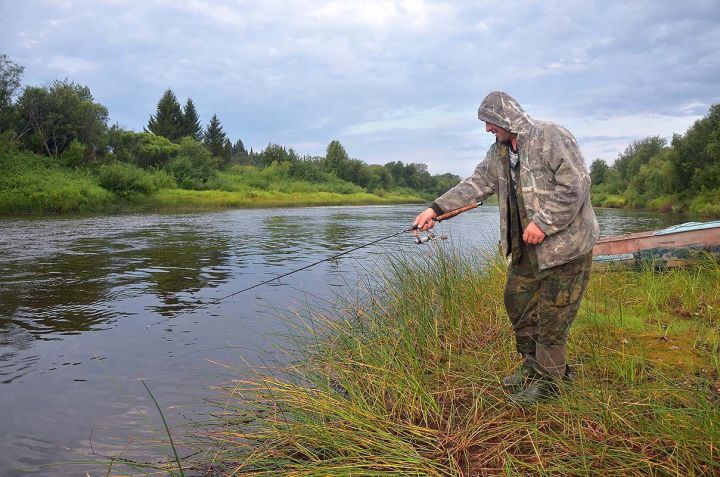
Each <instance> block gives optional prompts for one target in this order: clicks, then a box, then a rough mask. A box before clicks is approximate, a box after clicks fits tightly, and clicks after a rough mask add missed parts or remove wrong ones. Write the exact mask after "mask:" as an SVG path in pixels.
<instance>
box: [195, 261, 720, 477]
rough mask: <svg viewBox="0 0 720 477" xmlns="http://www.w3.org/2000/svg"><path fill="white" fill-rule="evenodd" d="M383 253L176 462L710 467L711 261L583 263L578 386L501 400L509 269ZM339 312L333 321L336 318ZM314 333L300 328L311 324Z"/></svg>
mask: <svg viewBox="0 0 720 477" xmlns="http://www.w3.org/2000/svg"><path fill="white" fill-rule="evenodd" d="M431 256H432V258H430V259H428V256H423V257H420V258H418V259H417V260H408V259H394V260H391V266H389V267H384V270H386V272H385V273H384V276H383V277H382V278H381V280H380V283H375V285H374V286H372V287H369V288H368V290H364V291H363V293H362V296H361V297H360V298H358V300H357V301H355V300H353V301H348V302H347V303H346V305H347V306H346V307H345V309H344V310H342V311H341V312H340V313H337V314H335V315H334V316H327V317H326V316H322V315H313V316H311V317H308V318H307V319H306V320H305V321H304V325H302V326H305V328H304V334H305V336H306V337H307V336H308V334H309V338H305V339H304V341H303V342H301V343H298V348H299V349H302V350H304V351H303V352H302V353H301V359H299V360H298V361H296V363H297V364H295V365H292V366H289V367H287V368H286V369H282V370H272V372H269V371H268V370H260V371H258V373H257V375H255V377H254V378H252V379H248V380H240V381H238V382H235V383H230V384H229V385H228V386H227V387H225V388H224V389H223V393H224V398H223V399H222V400H221V401H222V402H221V404H219V408H218V409H217V410H216V414H215V415H216V419H215V420H214V421H213V422H211V427H210V431H206V430H205V429H206V428H205V427H203V430H202V431H200V432H199V435H197V436H196V437H195V438H194V442H193V443H194V444H195V445H197V446H198V447H200V448H201V449H205V450H204V453H202V454H201V455H200V456H195V457H194V458H193V460H191V461H186V462H185V466H186V468H187V467H195V468H204V469H207V468H211V469H212V471H211V472H210V471H209V472H208V475H213V476H215V475H266V476H276V475H296V476H300V475H302V476H331V475H338V476H340V475H343V476H349V475H352V476H408V475H423V476H426V475H427V476H446V475H457V476H462V475H467V476H469V475H474V476H484V475H563V476H565V475H623V476H635V475H637V476H640V475H643V476H644V475H682V476H688V475H718V473H720V464H719V463H720V455H719V454H718V452H719V451H718V446H720V407H719V406H718V404H719V403H720V389H719V387H720V354H719V352H718V346H719V338H718V328H719V327H720V298H719V297H720V264H718V263H717V262H715V261H710V262H707V263H704V264H701V265H698V266H697V267H695V268H692V269H685V270H674V271H667V272H654V271H650V270H648V271H643V272H632V271H624V272H618V271H614V272H613V271H604V272H603V271H595V272H594V276H593V278H592V280H591V284H590V288H589V291H588V295H587V297H586V300H585V302H584V305H583V308H582V310H581V313H580V315H579V317H578V321H577V323H576V325H575V326H574V328H573V330H572V334H571V344H572V345H571V349H570V352H569V355H570V360H571V362H573V363H574V364H575V366H576V368H577V372H578V378H577V381H576V382H575V384H574V385H573V386H572V387H571V388H568V389H566V390H564V391H563V393H562V395H561V397H560V398H559V399H557V400H555V401H553V402H549V403H546V404H543V405H540V406H538V407H537V408H534V409H531V410H524V409H521V408H518V407H514V406H512V405H510V404H508V403H507V402H506V399H505V395H504V392H503V390H502V389H501V385H500V379H501V378H502V376H504V375H505V374H507V373H509V372H510V371H511V370H512V369H513V368H514V367H515V366H517V365H518V361H519V360H518V357H517V355H515V354H513V342H512V339H511V332H510V329H509V326H508V323H507V319H506V317H505V313H504V307H503V303H502V292H501V290H502V287H503V284H504V274H505V264H504V262H503V261H499V260H497V259H494V260H490V261H489V262H487V263H488V265H485V266H477V265H475V263H476V262H475V261H468V260H464V259H463V258H462V257H460V256H459V255H457V254H455V253H452V252H441V251H439V250H438V252H437V253H435V254H431ZM336 315H340V316H336ZM309 330H312V331H311V332H309V333H308V331H309Z"/></svg>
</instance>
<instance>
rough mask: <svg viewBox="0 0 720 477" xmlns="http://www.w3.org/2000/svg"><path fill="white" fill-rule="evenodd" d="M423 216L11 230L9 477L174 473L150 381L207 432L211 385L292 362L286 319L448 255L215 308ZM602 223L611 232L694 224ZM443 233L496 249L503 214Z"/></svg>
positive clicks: (328, 271)
mask: <svg viewBox="0 0 720 477" xmlns="http://www.w3.org/2000/svg"><path fill="white" fill-rule="evenodd" d="M419 210H420V207H419V206H386V207H316V208H296V209H262V210H231V211H223V212H216V213H199V214H170V215H160V214H143V215H115V216H92V217H51V218H4V219H0V475H3V476H25V475H52V476H57V475H60V476H62V475H85V473H86V472H87V473H89V475H105V472H106V471H107V465H106V464H102V463H101V464H92V463H91V461H92V460H100V461H103V460H104V458H103V457H102V456H117V455H121V454H122V456H124V457H129V458H140V459H147V460H150V461H153V459H154V461H158V460H162V458H163V456H166V455H169V453H170V450H169V449H157V450H155V449H152V450H148V447H147V445H146V444H147V442H148V439H152V438H154V437H160V438H162V437H163V432H162V431H161V429H162V423H161V421H160V418H159V415H158V413H157V411H156V409H155V407H154V404H153V403H152V400H151V399H150V396H149V395H148V393H147V391H146V390H145V388H144V386H143V381H144V382H145V383H146V384H147V386H148V387H149V388H150V390H151V391H152V393H153V395H154V396H155V398H156V399H157V400H158V402H159V403H160V406H161V407H162V409H163V412H164V414H165V417H166V418H167V419H168V420H169V421H170V423H171V425H183V424H186V423H188V422H192V421H196V420H202V419H203V418H204V412H205V405H204V400H205V399H207V398H212V397H213V391H212V390H211V389H210V387H211V386H213V385H219V384H222V383H224V382H227V381H229V380H230V379H233V378H237V377H238V376H240V375H242V373H243V372H244V370H245V369H247V365H246V364H244V363H246V362H249V363H267V362H268V361H273V360H280V361H281V360H282V356H281V353H280V352H278V351H276V345H277V343H278V342H281V341H282V339H283V338H282V336H284V335H286V334H287V333H288V331H289V330H288V320H286V319H285V318H284V317H286V316H288V315H293V314H294V313H303V312H304V311H306V310H308V309H321V308H322V309H329V308H332V303H333V302H334V301H335V300H336V299H337V298H338V297H339V296H344V295H347V294H348V293H349V292H352V290H353V289H355V287H356V286H357V284H358V283H359V280H361V279H363V277H364V276H367V275H368V274H370V275H372V273H373V270H375V269H376V268H377V267H381V266H382V261H383V259H384V257H386V256H387V254H390V253H432V251H431V249H430V248H429V247H427V246H423V247H418V246H417V245H415V244H414V243H413V242H412V240H410V238H409V236H406V235H401V236H398V237H395V238H393V239H390V240H387V241H384V242H382V243H381V244H378V245H376V246H372V247H369V248H365V249H361V250H358V251H356V252H353V253H352V254H349V255H347V256H344V257H342V258H340V259H338V260H334V261H329V262H324V263H322V264H320V265H318V266H316V267H313V268H310V269H308V270H305V271H302V272H299V273H297V274H294V275H292V276H290V277H287V278H284V279H282V280H281V281H280V283H279V284H278V283H273V284H271V285H265V286H261V287H258V288H255V289H253V290H251V291H248V292H246V293H242V294H239V295H235V296H231V297H229V298H226V299H224V300H222V301H219V302H217V303H215V304H208V303H211V302H213V300H217V299H219V298H222V297H226V296H228V295H231V294H233V293H235V292H236V291H238V290H240V289H243V288H245V287H248V286H251V285H253V284H256V283H258V282H261V281H263V280H267V279H269V278H272V277H273V276H276V275H280V274H282V273H285V272H288V271H291V270H294V269H297V268H300V267H303V266H305V265H308V264H310V263H313V262H315V261H317V260H320V259H322V258H326V257H329V256H331V255H334V254H336V253H339V252H341V251H343V250H346V249H348V248H351V247H354V246H357V245H360V244H362V243H365V242H370V241H372V240H374V239H376V238H379V237H382V236H385V235H388V234H392V233H394V232H397V231H399V230H402V229H403V228H405V227H407V226H408V224H410V223H411V221H412V220H413V219H414V217H415V215H416V214H417V213H418V211H419ZM598 216H599V220H600V222H601V230H602V234H603V235H615V234H619V233H626V232H631V231H638V230H647V229H654V228H661V227H664V226H668V225H672V224H675V223H678V222H679V221H681V220H680V219H679V218H677V217H669V216H662V215H656V214H640V213H629V212H626V211H617V210H599V211H598ZM438 229H439V232H441V233H443V234H445V235H447V236H448V237H449V239H448V240H446V241H443V242H442V244H443V245H442V246H463V247H466V246H470V247H471V248H478V247H480V248H494V247H496V244H497V240H498V237H499V231H498V210H497V207H495V206H487V207H485V206H484V207H481V208H479V209H477V210H475V211H472V212H468V213H465V214H464V215H462V216H461V217H459V218H456V219H453V220H451V221H448V222H446V223H444V224H442V225H441V226H440V227H438ZM140 443H142V444H140ZM123 449H125V450H123ZM138 449H140V450H138ZM138 452H140V453H138ZM143 453H147V455H144V454H143ZM158 456H159V457H158Z"/></svg>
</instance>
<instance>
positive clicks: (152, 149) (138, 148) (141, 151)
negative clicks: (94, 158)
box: [108, 126, 179, 168]
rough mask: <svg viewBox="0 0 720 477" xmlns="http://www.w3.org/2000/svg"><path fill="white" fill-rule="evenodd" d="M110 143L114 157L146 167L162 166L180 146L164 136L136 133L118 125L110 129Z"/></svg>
mask: <svg viewBox="0 0 720 477" xmlns="http://www.w3.org/2000/svg"><path fill="white" fill-rule="evenodd" d="M108 138H109V140H108V143H109V147H110V150H111V151H112V155H113V158H114V159H116V160H118V161H123V162H130V163H134V164H135V165H137V166H140V167H145V168H160V167H164V166H165V165H166V164H168V163H169V162H170V161H171V160H172V159H173V158H174V157H175V156H177V154H178V150H179V146H178V145H177V144H175V143H173V142H171V141H170V140H169V139H167V138H165V137H163V136H156V135H155V134H153V133H149V132H142V133H136V132H133V131H126V130H123V129H121V128H118V127H116V126H113V127H112V128H111V129H110V132H109V134H108Z"/></svg>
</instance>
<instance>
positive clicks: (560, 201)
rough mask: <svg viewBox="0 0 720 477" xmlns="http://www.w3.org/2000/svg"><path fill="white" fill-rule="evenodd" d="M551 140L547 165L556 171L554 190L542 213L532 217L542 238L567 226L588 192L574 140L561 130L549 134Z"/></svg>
mask: <svg viewBox="0 0 720 477" xmlns="http://www.w3.org/2000/svg"><path fill="white" fill-rule="evenodd" d="M551 141H552V147H551V150H550V164H549V166H550V167H551V168H552V169H553V170H554V171H555V190H554V191H553V192H552V194H550V196H549V197H548V198H547V199H546V200H545V203H544V204H543V207H542V210H540V211H539V212H537V213H536V214H535V215H534V216H533V218H532V221H533V222H534V224H535V225H537V227H538V228H539V229H540V230H541V231H542V233H543V234H545V235H552V234H555V233H557V232H559V231H561V230H563V229H564V228H565V227H567V226H568V225H569V224H570V222H572V221H573V219H574V218H575V216H576V215H577V213H578V211H579V210H580V207H582V205H583V203H585V200H586V199H587V198H588V195H589V193H590V175H589V174H588V172H587V169H586V168H585V161H584V159H583V157H582V153H581V152H580V148H579V147H578V145H577V142H575V138H573V137H572V135H571V134H570V133H569V132H567V131H566V130H562V129H560V130H558V131H557V132H555V133H554V134H553V135H552V138H551ZM543 239H544V237H543ZM529 243H532V242H529ZM536 243H539V242H536Z"/></svg>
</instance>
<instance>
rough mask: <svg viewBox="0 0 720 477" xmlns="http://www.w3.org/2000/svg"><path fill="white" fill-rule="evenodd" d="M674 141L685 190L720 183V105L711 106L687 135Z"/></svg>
mask: <svg viewBox="0 0 720 477" xmlns="http://www.w3.org/2000/svg"><path fill="white" fill-rule="evenodd" d="M672 144H673V147H674V148H675V149H676V150H677V153H678V159H677V161H676V162H675V171H676V174H677V178H678V185H679V186H680V187H681V188H682V189H683V190H685V189H693V190H695V191H703V190H710V189H713V188H715V187H717V186H718V184H720V104H716V105H713V106H711V107H710V112H709V113H708V115H707V116H705V117H704V118H702V119H700V120H699V121H696V122H695V124H694V125H693V126H692V127H691V128H690V129H689V130H688V132H687V133H686V134H685V136H675V137H674V138H673V141H672Z"/></svg>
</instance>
